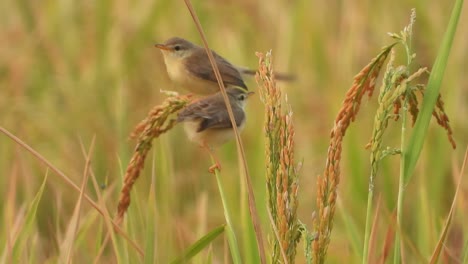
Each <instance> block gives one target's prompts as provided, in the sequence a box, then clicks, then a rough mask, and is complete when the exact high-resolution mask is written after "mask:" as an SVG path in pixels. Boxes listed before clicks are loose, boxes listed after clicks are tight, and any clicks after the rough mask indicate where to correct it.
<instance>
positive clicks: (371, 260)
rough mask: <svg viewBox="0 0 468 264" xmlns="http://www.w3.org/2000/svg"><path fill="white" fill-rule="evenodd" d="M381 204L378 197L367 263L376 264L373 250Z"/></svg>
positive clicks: (380, 198) (380, 199)
mask: <svg viewBox="0 0 468 264" xmlns="http://www.w3.org/2000/svg"><path fill="white" fill-rule="evenodd" d="M381 204H382V197H381V196H380V195H379V198H378V199H377V206H376V208H375V214H374V222H373V223H372V229H371V233H370V239H369V254H368V256H364V257H367V262H368V263H376V262H375V261H373V260H374V256H375V248H376V243H377V226H378V223H379V219H380V205H381Z"/></svg>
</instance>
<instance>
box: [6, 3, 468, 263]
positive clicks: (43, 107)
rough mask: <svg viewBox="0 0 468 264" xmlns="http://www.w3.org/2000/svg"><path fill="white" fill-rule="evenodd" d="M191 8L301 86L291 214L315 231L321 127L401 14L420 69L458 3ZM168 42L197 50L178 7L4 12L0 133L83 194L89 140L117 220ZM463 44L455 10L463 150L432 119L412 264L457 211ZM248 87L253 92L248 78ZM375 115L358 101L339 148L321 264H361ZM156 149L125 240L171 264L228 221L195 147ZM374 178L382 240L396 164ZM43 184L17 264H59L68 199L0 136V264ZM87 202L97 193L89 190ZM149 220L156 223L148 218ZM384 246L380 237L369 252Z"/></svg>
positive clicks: (229, 164) (225, 157) (467, 21)
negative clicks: (325, 258)
mask: <svg viewBox="0 0 468 264" xmlns="http://www.w3.org/2000/svg"><path fill="white" fill-rule="evenodd" d="M193 2H194V3H193V4H194V6H195V9H196V11H197V13H198V15H199V17H200V20H201V23H202V25H203V27H204V30H205V33H206V35H207V38H208V42H209V44H210V46H211V48H212V49H214V50H216V51H217V52H218V53H219V54H221V55H223V56H224V57H226V58H227V59H228V60H230V61H231V62H232V63H234V64H237V65H242V66H248V67H250V68H256V66H257V62H258V60H257V58H256V56H255V52H256V51H260V52H266V51H268V50H270V49H271V50H272V51H273V55H274V65H275V69H276V70H277V71H281V72H289V73H294V74H295V75H296V76H297V80H296V81H295V82H293V83H279V85H280V86H281V88H282V89H283V91H284V92H285V93H286V94H287V96H288V102H289V103H290V104H291V107H292V110H293V112H294V121H295V131H296V158H297V161H302V163H303V168H302V171H301V176H300V190H299V200H300V204H299V209H298V214H299V218H300V219H301V221H302V222H303V223H305V224H306V225H307V226H308V227H309V228H311V227H312V215H313V211H314V210H315V194H316V191H315V189H316V177H317V175H318V174H321V173H322V171H323V168H324V165H325V160H326V152H327V146H328V139H329V131H330V129H331V127H332V125H333V120H334V118H335V115H336V114H337V112H338V109H339V108H340V105H341V103H342V100H343V98H344V94H345V92H346V90H347V89H348V88H349V87H350V85H351V84H352V80H353V76H354V75H355V74H357V72H359V70H360V69H361V68H362V67H364V66H365V65H366V64H367V63H368V62H369V61H370V60H371V59H372V58H373V57H374V56H375V55H376V54H377V53H378V52H379V50H380V48H381V47H382V46H384V45H387V44H389V43H391V41H392V40H391V39H390V38H389V37H388V36H387V32H399V31H400V30H402V29H403V27H404V26H406V25H407V24H408V22H409V16H410V10H411V8H416V13H417V18H416V19H417V20H416V24H415V27H414V31H415V32H414V38H413V40H414V41H413V44H414V51H415V52H416V53H417V57H416V60H415V68H416V67H419V66H428V67H430V66H431V65H432V63H433V62H434V60H435V56H436V54H437V51H438V47H439V45H440V41H441V38H442V36H443V33H444V31H445V27H446V25H447V23H448V19H449V16H450V12H451V8H452V2H453V1H438V0H409V1H406V0H405V1H402V0H399V1H369V0H360V1H335V0H329V1H317V0H312V1H309V0H298V1H271V0H270V1H263V0H260V1H250V0H236V1H232V0H223V1H214V0H206V1H193ZM173 36H180V37H184V38H187V39H189V40H191V41H193V42H195V43H199V44H200V43H201V40H200V37H199V35H198V33H197V31H196V28H195V25H194V23H193V21H192V18H191V17H190V15H189V13H188V11H187V9H186V7H185V5H184V3H183V1H149V0H142V1H125V0H117V1H111V0H100V1H90V0H84V1H68V0H46V1H27V0H3V1H0V126H2V127H4V128H6V129H7V130H9V131H10V132H12V133H13V134H14V135H16V136H17V137H19V138H21V139H23V140H24V141H25V142H26V143H27V144H29V145H30V146H31V147H32V148H34V149H35V150H36V151H38V152H39V153H40V154H41V155H43V156H44V157H45V158H46V159H47V160H49V161H50V162H51V163H52V164H54V165H55V166H56V167H58V168H59V169H61V170H62V171H63V172H64V173H65V174H66V175H67V176H69V177H70V178H71V179H73V180H74V181H75V182H76V183H77V184H80V183H81V181H82V179H83V171H84V168H85V155H84V154H83V151H82V147H81V145H83V146H84V149H88V148H89V146H90V144H91V140H92V138H93V137H95V138H96V142H95V151H94V153H93V154H92V164H91V166H92V170H93V171H94V173H95V175H96V179H97V180H98V182H99V183H100V184H101V185H102V186H101V187H102V189H101V190H100V192H101V193H102V194H104V195H105V197H106V205H107V207H108V209H109V210H110V212H111V213H113V212H114V211H115V208H116V205H117V201H118V198H119V189H120V187H121V182H122V177H123V174H124V171H125V167H126V165H127V163H128V161H129V158H130V157H131V155H132V151H133V148H134V145H135V141H132V140H129V139H128V136H129V134H130V132H131V131H132V129H133V128H134V126H135V125H136V124H137V123H138V122H139V121H140V120H142V119H143V118H144V117H145V116H146V114H147V112H148V111H149V110H150V109H151V108H152V107H153V106H155V105H156V104H158V103H159V102H161V101H162V100H163V99H164V95H163V94H161V93H160V90H161V89H163V90H177V89H178V87H175V86H174V85H173V84H171V82H170V81H169V79H168V76H167V73H166V70H165V66H164V62H163V60H162V56H161V54H160V52H159V50H157V49H156V48H155V47H154V46H153V44H155V43H158V42H162V41H164V40H166V39H168V38H170V37H173ZM467 36H468V10H467V7H466V6H465V8H464V9H463V11H462V16H461V21H460V24H459V27H458V31H457V35H456V38H455V41H454V44H453V48H452V53H451V55H450V60H449V63H448V66H447V71H446V75H445V77H444V82H443V87H442V89H441V93H442V95H443V97H444V99H445V102H446V104H445V107H446V112H447V113H448V115H449V117H450V120H451V125H452V127H453V131H454V138H455V140H456V142H457V144H458V148H457V149H456V150H452V149H451V147H450V144H449V143H448V140H447V138H446V134H445V131H443V130H442V129H440V128H439V127H437V126H436V124H435V122H434V121H432V123H431V126H430V128H429V134H428V138H427V140H426V144H425V145H424V149H423V153H422V155H421V159H420V161H419V162H418V167H417V170H416V172H415V173H416V175H415V177H414V178H413V179H412V181H411V182H410V184H409V185H408V186H407V193H408V194H409V195H408V196H407V197H406V200H405V217H404V218H405V221H404V222H405V226H403V230H404V238H405V241H406V243H407V244H406V245H405V247H404V248H405V252H406V255H407V258H408V259H410V260H412V259H413V260H415V259H416V260H420V257H421V256H424V257H428V256H430V254H431V252H432V250H433V248H434V246H435V244H436V241H437V239H438V237H439V234H440V232H441V227H442V224H443V219H445V217H446V215H447V213H448V210H449V208H450V203H451V201H452V197H453V193H454V177H453V175H454V173H453V172H454V170H453V168H454V167H453V166H456V167H455V169H456V171H458V170H459V167H460V163H461V161H462V158H463V153H464V151H465V148H466V146H467V144H468V118H467V115H468V82H466V80H465V79H464V78H465V77H466V73H467V69H468V52H467V50H466V49H467V47H468V37H467ZM397 53H398V55H397V58H398V61H399V62H400V63H404V62H405V57H404V50H402V49H401V48H399V49H397ZM425 81H426V80H424V79H422V80H421V82H425ZM247 84H248V86H249V87H250V88H251V89H252V90H256V89H257V88H256V84H255V80H254V79H253V78H251V79H248V80H247ZM378 86H379V84H378ZM378 86H377V87H378ZM179 91H180V90H179ZM182 92H183V91H182ZM376 105H377V104H376V98H372V99H371V100H366V101H365V103H364V104H363V105H362V108H361V112H360V113H359V116H358V119H357V121H356V122H355V123H353V124H352V126H351V127H350V130H349V131H348V133H347V135H346V138H345V141H344V142H345V147H344V153H343V160H342V175H343V176H342V181H341V183H340V186H339V197H340V206H339V209H338V211H337V215H336V218H335V225H334V230H333V235H332V237H331V245H330V248H329V261H330V263H343V261H346V262H347V263H350V262H351V263H352V262H359V260H360V254H361V250H360V248H354V247H353V246H352V244H353V243H352V242H351V240H352V239H357V244H361V245H362V240H363V236H364V224H365V209H366V201H367V189H368V174H369V152H368V151H367V150H365V149H364V146H365V145H366V144H367V142H368V141H369V139H370V136H371V129H372V124H373V116H374V113H375V110H376ZM247 112H248V123H247V126H246V129H245V130H244V131H243V133H242V138H243V140H244V144H245V150H246V156H247V159H248V165H249V170H250V173H251V175H252V181H253V184H254V188H255V194H256V199H257V204H258V207H259V210H260V216H261V219H262V222H263V223H264V225H263V230H264V232H265V234H266V236H268V237H271V234H272V233H271V230H270V228H269V225H268V217H267V215H266V211H265V206H266V194H265V165H264V138H263V137H264V136H263V133H262V131H263V130H262V125H263V105H262V103H261V101H260V100H259V97H258V96H255V98H253V99H252V100H251V101H250V102H249V105H248V108H247ZM400 127H401V124H400V123H399V122H397V123H392V124H391V125H390V126H389V130H388V133H387V135H386V136H385V139H384V140H385V143H384V145H388V146H390V147H398V146H399V145H400V143H399V142H400V141H399V139H400ZM409 133H411V131H409ZM409 133H408V135H409ZM153 149H154V151H153V153H152V154H151V155H150V156H149V158H148V160H147V162H146V166H145V170H144V171H143V173H142V175H141V177H140V178H139V180H138V181H137V183H136V186H135V188H134V191H133V192H132V198H133V200H132V204H131V206H130V214H131V215H133V218H132V219H135V220H136V222H134V223H133V225H131V227H132V228H131V229H130V230H129V233H130V234H131V236H132V237H133V238H134V239H135V240H136V241H137V242H138V243H139V244H140V245H144V243H145V241H146V239H148V236H152V237H154V238H155V239H156V241H157V242H156V247H155V259H156V260H157V262H158V263H166V262H168V261H169V260H171V259H173V258H174V257H176V256H178V255H180V253H181V252H182V250H183V249H184V248H186V247H188V246H189V245H190V244H191V243H193V242H194V241H195V240H196V239H197V238H198V237H200V236H201V235H203V234H205V233H206V232H207V231H208V230H210V229H212V228H213V227H215V226H218V225H220V224H222V223H223V222H224V217H223V209H222V205H221V201H220V198H219V193H218V190H217V187H216V181H215V178H214V177H213V176H212V175H210V174H209V173H208V172H207V168H208V167H209V166H210V165H211V161H210V158H209V156H208V155H207V154H206V153H205V152H203V150H201V149H200V148H198V147H197V146H196V145H193V144H191V143H189V141H188V140H187V139H186V138H185V136H184V134H183V129H182V128H181V127H176V128H175V129H173V130H171V131H170V132H169V133H168V134H166V135H164V136H162V137H161V138H160V139H158V140H156V141H155V142H154V148H153ZM218 153H219V158H220V160H221V162H222V165H223V170H222V178H223V184H224V185H225V186H226V187H225V188H226V192H227V195H228V198H229V203H230V206H232V208H234V209H236V212H239V213H238V214H236V215H235V216H234V219H235V223H236V224H235V225H236V226H237V229H236V232H237V233H238V236H239V240H240V242H241V244H242V247H241V248H242V249H243V253H242V254H243V256H244V257H245V261H246V263H255V261H256V257H255V253H252V252H255V245H254V244H252V243H249V241H250V242H251V241H252V240H251V239H250V240H249V239H246V238H245V237H244V236H245V234H248V232H247V231H246V230H244V229H245V228H246V227H248V222H249V220H248V213H247V211H246V207H245V202H246V197H245V195H244V194H245V186H244V184H243V180H242V177H241V175H240V172H239V169H238V168H239V167H238V159H237V154H236V148H235V143H234V142H230V143H229V144H226V145H225V146H223V147H221V148H220V149H219V150H218ZM381 166H382V167H381V168H382V169H381V170H380V171H379V173H380V174H379V175H378V178H377V184H376V190H377V195H376V197H377V198H378V199H381V208H380V212H379V214H380V216H381V218H380V219H381V220H380V225H379V226H378V228H377V230H378V231H379V234H378V238H381V240H383V238H384V236H385V232H386V230H387V229H388V225H389V222H390V215H391V212H392V211H393V210H394V208H395V205H396V195H397V187H398V171H399V159H398V157H390V158H388V159H386V160H385V161H384V162H383V163H382V165H381ZM46 174H48V179H47V182H46V186H45V193H44V195H43V197H42V199H41V203H40V205H39V209H38V212H37V215H36V220H35V221H34V226H33V228H32V230H30V231H28V232H29V233H28V239H27V245H28V246H27V250H25V252H23V258H22V260H27V259H36V260H37V261H38V262H37V263H40V262H45V261H48V262H49V263H54V262H55V261H56V260H57V258H58V256H59V255H60V254H61V253H60V252H61V249H60V245H61V243H62V240H63V237H64V232H65V230H66V228H67V225H68V224H69V222H70V219H71V215H72V212H73V208H74V206H75V204H76V201H77V199H78V193H77V192H75V191H74V190H72V189H70V187H68V186H67V185H65V184H64V183H63V180H62V179H61V178H58V177H56V176H55V175H54V174H53V173H51V172H47V169H46V167H45V166H43V165H42V164H40V163H39V162H38V161H37V160H36V159H35V158H33V157H32V156H31V155H30V154H29V153H28V152H26V151H24V149H22V148H21V147H19V146H18V145H17V144H15V143H14V142H12V140H10V139H9V138H7V137H6V136H4V135H0V196H1V197H2V201H4V202H1V203H0V217H1V219H2V220H1V222H2V224H1V228H0V230H1V232H0V234H1V235H0V237H1V238H0V241H1V242H2V246H3V249H2V252H3V253H2V254H3V255H2V258H3V261H6V260H7V258H6V255H7V252H8V250H7V249H8V244H9V243H8V241H9V239H7V237H9V236H11V235H13V233H12V232H13V231H12V230H14V229H13V226H15V223H17V222H16V221H19V220H18V219H21V215H22V210H24V208H27V206H28V205H29V204H30V203H31V202H32V200H33V198H34V196H35V195H36V193H37V192H38V189H39V186H40V184H41V183H42V181H43V180H44V177H45V175H46ZM465 178H466V177H465ZM150 189H153V190H154V192H155V195H156V203H155V204H149V203H148V202H147V197H148V193H149V191H150ZM467 191H468V182H467V181H466V180H465V181H464V183H463V185H462V193H461V196H460V197H461V199H460V202H459V203H458V206H457V214H456V219H455V221H454V225H453V228H452V229H451V230H452V232H451V236H450V239H449V242H448V244H447V245H448V247H449V248H451V249H452V250H453V254H460V252H461V251H462V250H461V248H463V246H464V244H466V243H467V242H466V241H467V234H468V226H467V225H466V223H467V221H468V208H467V198H468V194H467ZM87 193H88V194H89V195H90V196H91V197H96V190H94V189H93V188H92V184H91V183H89V184H88V189H87ZM376 200H377V199H376ZM149 207H151V209H150V208H149ZM150 211H151V212H153V211H154V214H152V215H151V217H148V215H147V213H148V212H150ZM148 214H149V213H148ZM82 215H83V219H84V220H82V224H81V225H80V228H79V233H78V234H79V239H78V240H77V242H76V244H75V249H74V253H73V254H74V255H73V259H74V260H75V261H76V262H77V263H90V262H91V261H93V260H94V258H95V256H96V254H97V251H98V249H99V242H102V238H97V237H101V236H102V234H101V232H103V231H102V230H103V223H102V219H101V217H99V216H97V215H96V213H95V212H94V209H92V208H91V207H89V205H88V204H85V205H84V206H83V208H82ZM148 219H150V220H151V221H147V220H148ZM150 224H154V230H155V232H154V233H146V232H145V230H148V229H147V227H148V225H150ZM223 245H224V240H223V239H217V240H216V241H215V243H214V246H213V253H212V254H213V258H214V260H215V263H223V254H224V253H223V247H224V246H223ZM381 247H382V242H381V241H379V242H378V243H377V248H376V249H375V254H376V255H379V254H380V252H381ZM129 251H132V250H131V249H129ZM302 251H303V250H302V245H300V246H299V248H298V263H302V262H304V257H303V253H302ZM465 252H466V250H465ZM131 254H135V253H131ZM204 254H205V255H206V254H207V252H204ZM202 255H203V254H202ZM201 259H204V258H201ZM199 260H200V259H199ZM114 261H115V256H114V253H113V251H112V250H111V249H109V248H106V250H105V251H104V253H103V256H102V257H101V258H100V259H99V262H100V263H113V262H114ZM348 261H349V262H348ZM33 262H35V261H33Z"/></svg>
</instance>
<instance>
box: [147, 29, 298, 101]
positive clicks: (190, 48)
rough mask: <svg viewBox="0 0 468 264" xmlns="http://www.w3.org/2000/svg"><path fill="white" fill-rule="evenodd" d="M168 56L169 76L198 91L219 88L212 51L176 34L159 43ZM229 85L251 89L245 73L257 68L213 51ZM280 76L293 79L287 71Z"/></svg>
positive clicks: (212, 90) (202, 93) (165, 56)
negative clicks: (228, 58) (209, 52)
mask: <svg viewBox="0 0 468 264" xmlns="http://www.w3.org/2000/svg"><path fill="white" fill-rule="evenodd" d="M155 46H156V47H157V48H159V49H160V50H161V52H162V54H163V56H164V62H165V64H166V69H167V73H168V74H169V78H170V79H171V80H172V81H173V82H175V83H176V84H178V85H180V86H182V87H183V88H185V89H187V90H189V91H190V92H192V93H194V94H200V95H208V94H213V93H216V92H218V91H219V87H218V81H217V80H216V76H215V74H214V71H213V68H212V66H211V63H210V60H209V58H208V54H207V53H206V50H205V49H204V48H203V47H200V46H198V45H196V44H193V43H192V42H190V41H188V40H185V39H183V38H179V37H174V38H170V39H168V40H167V41H166V42H164V43H162V44H156V45H155ZM213 56H214V59H215V61H216V64H217V66H218V68H219V72H220V74H221V77H222V79H223V83H224V85H225V87H226V88H227V87H240V88H244V89H245V90H248V88H247V85H246V84H245V82H244V79H243V78H242V75H243V74H245V75H255V73H256V71H254V70H250V69H245V68H242V67H236V66H234V65H232V64H231V63H230V62H229V61H227V60H226V59H224V58H223V57H221V56H220V55H218V54H217V53H216V52H214V51H213ZM276 79H277V80H291V79H292V77H291V76H288V75H286V74H277V75H276Z"/></svg>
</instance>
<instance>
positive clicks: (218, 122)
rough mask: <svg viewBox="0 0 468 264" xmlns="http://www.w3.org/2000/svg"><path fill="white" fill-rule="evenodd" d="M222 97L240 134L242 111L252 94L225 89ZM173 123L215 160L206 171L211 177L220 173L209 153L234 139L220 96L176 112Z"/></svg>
mask: <svg viewBox="0 0 468 264" xmlns="http://www.w3.org/2000/svg"><path fill="white" fill-rule="evenodd" d="M226 93H227V96H228V98H229V102H230V104H231V108H232V112H233V115H234V120H235V121H236V125H237V129H238V130H239V131H241V130H242V129H243V128H244V125H245V121H246V115H245V112H244V107H245V104H246V101H247V98H248V97H250V96H251V95H252V94H254V93H253V92H248V91H246V90H244V89H242V88H228V89H226ZM177 122H182V123H184V129H185V132H186V134H187V136H188V138H189V139H190V140H191V141H193V142H195V143H197V144H199V145H200V146H201V147H202V148H204V149H206V150H207V151H208V152H209V153H210V155H211V156H212V157H213V159H214V160H215V164H214V165H213V166H211V167H210V168H209V171H210V172H211V173H213V172H214V170H215V169H219V170H220V169H221V165H220V163H219V160H218V159H217V157H216V156H215V154H214V152H213V148H214V147H218V146H220V145H222V144H224V143H226V142H227V141H229V140H231V139H233V138H234V136H235V134H234V131H233V128H232V123H231V120H230V118H229V114H228V110H227V107H226V104H225V102H224V99H223V96H222V94H221V92H217V93H215V94H212V95H209V96H207V97H205V98H203V99H201V100H198V101H195V102H193V103H191V104H189V105H188V106H186V107H185V108H184V109H183V110H182V111H181V112H179V114H178V116H177Z"/></svg>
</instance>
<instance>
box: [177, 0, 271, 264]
mask: <svg viewBox="0 0 468 264" xmlns="http://www.w3.org/2000/svg"><path fill="white" fill-rule="evenodd" d="M184 2H185V4H186V5H187V8H188V10H189V12H190V15H191V16H192V18H193V21H194V22H195V25H196V27H197V30H198V32H199V33H200V37H201V38H202V40H203V45H204V47H205V50H206V53H207V55H208V58H209V59H210V63H211V66H212V67H213V71H214V73H215V76H216V80H217V81H218V85H219V87H220V91H221V94H222V95H223V99H224V103H225V104H226V106H227V110H228V114H229V119H231V124H232V127H233V130H234V134H235V136H236V145H237V150H238V153H239V155H240V157H241V161H242V162H241V163H242V165H243V166H242V167H243V170H244V175H245V181H246V184H247V190H248V201H249V211H250V215H251V218H252V223H253V227H254V230H255V236H256V239H257V247H258V252H259V254H260V261H261V263H262V264H264V263H266V256H265V246H264V245H263V234H262V228H261V226H260V220H259V217H258V212H257V208H256V205H255V195H254V192H253V187H252V182H251V180H250V175H249V170H248V167H247V159H246V157H245V151H244V146H243V144H242V140H241V138H240V134H239V131H238V130H237V126H236V122H235V119H234V114H233V112H232V107H231V104H230V102H229V99H228V97H227V94H226V89H225V87H224V83H223V79H222V77H221V74H220V72H219V69H218V65H217V64H216V63H215V59H214V56H213V53H212V51H211V49H210V48H209V46H208V42H207V41H206V37H205V34H204V32H203V28H202V26H201V23H200V20H199V19H198V16H197V14H196V13H195V10H194V9H193V6H192V3H191V2H190V0H184Z"/></svg>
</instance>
